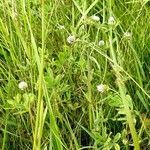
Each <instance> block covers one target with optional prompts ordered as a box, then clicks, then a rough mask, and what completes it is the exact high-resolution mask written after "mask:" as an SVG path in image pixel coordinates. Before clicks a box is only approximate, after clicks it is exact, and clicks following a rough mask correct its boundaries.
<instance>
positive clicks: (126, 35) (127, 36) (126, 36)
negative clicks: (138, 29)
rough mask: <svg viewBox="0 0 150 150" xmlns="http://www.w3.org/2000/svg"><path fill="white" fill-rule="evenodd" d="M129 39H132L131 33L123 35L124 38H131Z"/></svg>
mask: <svg viewBox="0 0 150 150" xmlns="http://www.w3.org/2000/svg"><path fill="white" fill-rule="evenodd" d="M131 37H132V33H130V32H125V33H124V38H131Z"/></svg>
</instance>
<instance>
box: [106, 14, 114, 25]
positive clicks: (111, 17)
mask: <svg viewBox="0 0 150 150" xmlns="http://www.w3.org/2000/svg"><path fill="white" fill-rule="evenodd" d="M115 22H116V21H115V18H114V17H113V16H110V17H109V18H108V24H109V25H114V24H115Z"/></svg>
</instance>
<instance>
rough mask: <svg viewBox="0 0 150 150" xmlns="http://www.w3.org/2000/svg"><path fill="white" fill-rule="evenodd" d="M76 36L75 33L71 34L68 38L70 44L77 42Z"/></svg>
mask: <svg viewBox="0 0 150 150" xmlns="http://www.w3.org/2000/svg"><path fill="white" fill-rule="evenodd" d="M75 40H76V38H75V36H74V35H70V36H69V37H68V38H67V42H68V43H69V44H73V43H74V42H75Z"/></svg>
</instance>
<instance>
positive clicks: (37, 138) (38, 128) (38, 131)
mask: <svg viewBox="0 0 150 150" xmlns="http://www.w3.org/2000/svg"><path fill="white" fill-rule="evenodd" d="M43 69H44V0H43V1H42V49H41V63H40V70H39V80H38V81H39V82H38V103H37V115H36V116H37V117H36V124H35V134H34V144H33V150H40V149H41V138H42V131H43V86H42V85H43Z"/></svg>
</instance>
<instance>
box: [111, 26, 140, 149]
mask: <svg viewBox="0 0 150 150" xmlns="http://www.w3.org/2000/svg"><path fill="white" fill-rule="evenodd" d="M112 40H113V39H112V28H111V29H110V34H109V43H110V55H111V58H112V60H113V62H114V65H113V69H114V71H115V74H116V78H117V85H118V87H119V93H120V97H121V99H122V102H123V105H124V109H125V112H126V117H127V122H128V124H129V128H130V131H131V135H132V138H133V143H134V147H135V150H140V147H139V139H138V135H137V133H136V129H135V125H134V122H133V117H132V114H131V111H130V109H129V106H128V102H127V99H126V91H125V84H124V82H123V78H122V76H121V74H120V71H119V69H117V68H118V67H117V66H118V63H117V58H116V54H115V51H114V49H113V43H112Z"/></svg>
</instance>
